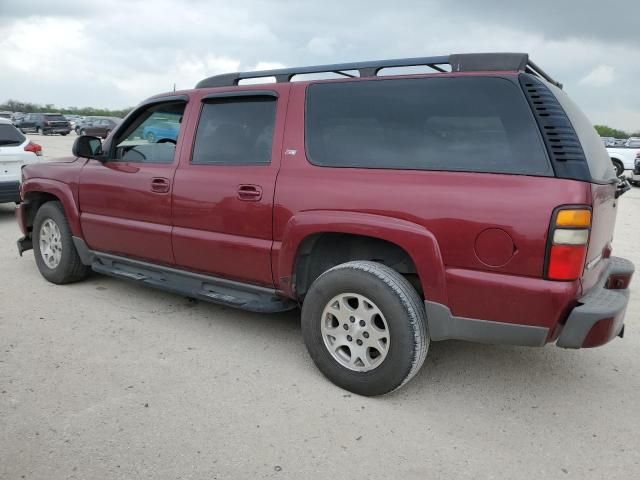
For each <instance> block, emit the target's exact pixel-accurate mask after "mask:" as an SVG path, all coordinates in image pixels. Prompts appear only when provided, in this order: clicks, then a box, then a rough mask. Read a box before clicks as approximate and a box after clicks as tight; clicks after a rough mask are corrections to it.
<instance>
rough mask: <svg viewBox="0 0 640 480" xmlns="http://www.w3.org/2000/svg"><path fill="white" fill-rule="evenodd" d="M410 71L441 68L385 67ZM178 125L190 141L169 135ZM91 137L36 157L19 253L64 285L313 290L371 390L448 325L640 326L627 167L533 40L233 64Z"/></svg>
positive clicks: (227, 295)
mask: <svg viewBox="0 0 640 480" xmlns="http://www.w3.org/2000/svg"><path fill="white" fill-rule="evenodd" d="M409 66H423V67H425V68H428V69H430V70H432V73H424V74H406V73H404V74H397V73H398V70H386V71H385V69H390V68H392V67H409ZM320 72H322V73H324V75H322V77H323V79H321V80H318V79H315V80H309V78H308V77H307V78H304V75H305V74H315V73H320ZM405 72H406V70H405ZM385 73H386V75H385ZM394 73H395V74H394ZM329 74H330V76H332V77H335V78H326V77H327V76H329ZM297 76H298V79H300V76H303V77H302V81H296V82H293V81H292V80H293V79H294V77H297ZM265 77H273V78H275V83H262V84H254V83H252V84H242V83H241V82H242V81H243V80H245V79H249V78H252V79H255V78H263V79H264V78H265ZM159 123H162V124H171V125H174V126H175V129H176V130H177V131H176V133H175V136H171V138H158V139H156V138H154V139H153V140H149V139H148V137H146V136H145V135H144V133H143V132H144V131H145V128H146V127H148V126H150V125H157V124H159ZM73 153H74V158H68V159H64V160H62V161H58V162H53V163H46V164H38V165H29V166H27V167H26V168H24V170H23V182H22V187H21V188H22V191H21V194H22V200H23V203H22V204H21V205H19V207H18V210H17V217H18V221H19V223H20V227H21V229H22V231H23V233H24V237H23V238H22V239H20V240H19V241H18V248H19V250H20V252H22V251H24V250H27V249H29V248H32V247H33V249H34V250H35V260H36V263H37V265H38V268H39V270H40V272H41V273H42V275H43V276H44V277H45V278H46V279H47V280H49V281H51V282H53V283H58V284H61V283H68V282H73V281H77V280H81V279H83V278H85V277H86V276H87V274H88V273H89V271H90V270H93V271H96V272H99V273H103V274H107V275H113V276H116V277H121V278H124V279H128V280H132V281H134V282H138V283H141V284H146V285H150V286H153V287H157V288H161V289H165V290H168V291H170V292H174V293H178V294H182V295H186V296H188V297H193V298H197V299H201V300H206V301H212V302H217V303H222V304H225V305H230V306H233V307H238V308H242V309H246V310H250V311H255V312H279V311H283V310H287V309H292V308H296V307H297V306H299V305H300V306H301V307H302V333H303V336H304V341H305V343H306V345H307V348H308V350H309V352H310V354H311V356H312V358H313V360H314V361H315V363H316V364H317V366H318V367H319V369H320V370H321V371H322V372H323V373H324V374H325V375H326V376H327V377H328V378H329V379H331V380H332V381H333V382H335V383H336V384H337V385H339V386H341V387H343V388H345V389H347V390H350V391H353V392H356V393H359V394H363V395H378V394H384V393H387V392H390V391H392V390H395V389H397V388H398V387H400V386H402V385H403V384H404V383H406V382H407V381H408V380H409V379H410V378H411V377H412V376H413V375H415V374H416V372H417V371H418V370H419V369H420V366H421V365H422V363H423V361H424V359H425V356H426V354H427V349H428V346H429V342H430V341H438V340H446V339H462V340H469V341H477V342H487V343H504V344H511V345H529V346H541V345H544V344H545V343H549V342H556V344H557V345H559V346H561V347H567V348H581V347H595V346H598V345H603V344H605V343H607V342H608V341H610V340H612V339H613V338H615V337H616V336H622V335H623V332H624V325H623V319H624V313H625V309H626V306H627V302H628V298H629V290H628V285H629V282H630V279H631V276H632V274H633V269H634V268H633V265H632V264H631V263H630V262H629V261H627V260H624V259H622V258H617V257H612V256H611V243H610V242H611V239H612V234H613V229H614V224H615V218H616V209H617V204H618V197H619V196H620V194H621V193H623V192H624V191H625V189H628V184H626V183H620V181H619V180H618V179H617V178H616V176H615V174H614V171H613V169H612V168H611V162H610V160H609V156H608V155H607V152H606V150H605V148H604V146H603V145H602V142H601V141H600V138H599V137H598V135H597V133H596V131H595V130H594V129H593V127H592V125H591V123H590V122H589V120H587V118H586V117H585V116H584V115H583V114H582V113H581V112H580V110H579V109H578V108H577V107H576V105H575V104H574V103H573V102H572V101H571V100H570V99H569V98H568V97H567V95H566V94H565V93H564V92H563V90H562V87H561V85H560V84H558V83H557V82H555V81H554V80H553V79H551V78H550V77H549V76H548V75H547V74H546V73H545V72H544V71H542V70H541V69H540V68H538V67H537V66H536V65H535V64H534V63H533V62H531V61H530V60H529V58H528V56H527V55H526V54H462V55H450V56H440V57H426V58H411V59H400V60H384V61H376V62H360V63H351V64H338V65H323V66H318V67H304V68H292V69H281V70H272V71H261V72H245V73H232V74H226V75H219V76H215V77H211V78H207V79H205V80H202V81H201V82H200V83H199V84H198V85H197V86H196V88H195V89H193V90H188V91H181V92H172V93H167V94H163V95H157V96H155V97H152V98H150V99H148V100H146V101H145V102H143V103H142V104H141V105H140V106H138V107H137V108H136V109H135V110H134V111H133V112H132V113H131V114H130V115H129V116H128V117H127V118H126V119H125V120H124V122H123V123H122V124H120V125H119V126H118V127H117V129H115V130H114V131H113V132H112V133H111V135H109V137H108V138H107V139H106V140H105V141H104V142H101V141H100V139H98V138H95V137H87V136H82V137H79V138H78V139H77V140H76V143H75V144H74V149H73ZM265 328H269V324H268V322H267V323H265Z"/></svg>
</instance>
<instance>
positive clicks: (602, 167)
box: [546, 83, 616, 183]
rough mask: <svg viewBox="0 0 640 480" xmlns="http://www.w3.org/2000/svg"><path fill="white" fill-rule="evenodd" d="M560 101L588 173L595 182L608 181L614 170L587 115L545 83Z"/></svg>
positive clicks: (565, 95)
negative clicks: (582, 154) (574, 134)
mask: <svg viewBox="0 0 640 480" xmlns="http://www.w3.org/2000/svg"><path fill="white" fill-rule="evenodd" d="M546 85H547V87H548V88H549V89H550V90H551V91H552V92H553V94H554V95H555V97H556V98H557V99H558V102H560V105H561V106H562V109H563V110H564V111H565V113H566V114H567V117H569V121H570V122H571V125H572V126H573V129H574V130H575V132H576V135H578V140H580V145H581V146H582V151H583V152H584V156H585V157H586V159H587V164H588V165H589V173H590V174H591V178H592V180H593V181H595V182H600V183H609V182H611V181H614V180H615V178H616V175H615V170H614V169H613V168H612V166H611V157H609V153H608V152H607V149H606V147H605V146H604V144H603V143H602V140H601V139H600V135H599V134H598V132H597V131H596V129H595V128H594V127H593V123H591V121H589V119H588V118H587V116H586V115H585V114H584V113H582V110H580V107H578V106H577V105H576V104H575V103H574V102H573V100H571V98H569V96H568V95H567V94H566V93H565V92H564V90H561V89H559V88H558V87H556V86H555V85H551V84H548V83H547V84H546Z"/></svg>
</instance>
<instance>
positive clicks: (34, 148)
mask: <svg viewBox="0 0 640 480" xmlns="http://www.w3.org/2000/svg"><path fill="white" fill-rule="evenodd" d="M24 151H25V152H33V153H35V154H36V155H38V156H39V157H41V156H42V147H41V146H40V145H38V144H37V143H33V142H29V143H27V146H26V147H24Z"/></svg>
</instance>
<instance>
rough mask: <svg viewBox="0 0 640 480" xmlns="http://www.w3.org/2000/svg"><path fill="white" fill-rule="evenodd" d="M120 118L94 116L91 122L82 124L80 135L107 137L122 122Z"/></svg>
mask: <svg viewBox="0 0 640 480" xmlns="http://www.w3.org/2000/svg"><path fill="white" fill-rule="evenodd" d="M120 121H121V120H120V119H119V118H108V117H105V118H95V117H94V118H93V119H92V120H91V121H90V122H87V123H84V124H82V125H81V126H80V135H93V136H94V137H101V138H107V137H108V136H109V134H110V133H111V131H112V130H113V129H114V128H116V127H117V126H118V124H119V123H120Z"/></svg>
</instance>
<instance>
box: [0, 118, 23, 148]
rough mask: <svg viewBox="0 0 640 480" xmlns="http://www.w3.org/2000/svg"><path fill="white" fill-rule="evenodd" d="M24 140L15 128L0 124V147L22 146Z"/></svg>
mask: <svg viewBox="0 0 640 480" xmlns="http://www.w3.org/2000/svg"><path fill="white" fill-rule="evenodd" d="M25 140H26V137H25V136H24V135H22V134H21V133H20V132H19V131H18V129H17V128H16V127H14V126H13V125H9V124H4V123H0V146H3V145H4V146H5V147H8V146H16V145H20V144H22V142H24V141H25Z"/></svg>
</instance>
